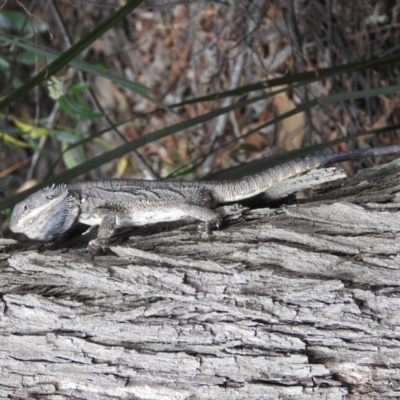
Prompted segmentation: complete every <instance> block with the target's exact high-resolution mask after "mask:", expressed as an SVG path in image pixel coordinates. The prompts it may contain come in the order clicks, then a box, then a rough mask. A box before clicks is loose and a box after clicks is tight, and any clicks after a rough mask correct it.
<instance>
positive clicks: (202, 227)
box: [198, 216, 222, 240]
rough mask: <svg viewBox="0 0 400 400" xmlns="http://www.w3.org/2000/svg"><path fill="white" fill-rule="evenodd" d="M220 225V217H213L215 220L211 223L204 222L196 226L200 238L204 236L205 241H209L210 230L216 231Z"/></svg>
mask: <svg viewBox="0 0 400 400" xmlns="http://www.w3.org/2000/svg"><path fill="white" fill-rule="evenodd" d="M221 224H222V218H221V217H219V216H218V217H215V219H213V220H211V221H205V222H203V223H202V224H199V226H198V231H199V235H200V238H201V237H202V236H203V235H205V237H206V239H208V240H210V238H211V228H213V227H215V228H217V229H219V228H220V226H221Z"/></svg>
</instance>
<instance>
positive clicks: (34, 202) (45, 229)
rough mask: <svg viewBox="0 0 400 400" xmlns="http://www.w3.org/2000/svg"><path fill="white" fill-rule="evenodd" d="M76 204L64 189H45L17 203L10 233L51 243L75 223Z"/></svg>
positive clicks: (64, 186)
mask: <svg viewBox="0 0 400 400" xmlns="http://www.w3.org/2000/svg"><path fill="white" fill-rule="evenodd" d="M78 214H79V201H78V200H77V199H76V198H75V197H73V196H72V195H71V194H70V193H69V191H68V189H67V186H66V185H58V186H55V185H53V186H50V187H46V188H44V189H42V190H39V191H38V192H36V193H34V194H32V195H31V196H29V197H27V198H26V199H25V200H23V201H21V202H20V203H18V204H17V205H16V206H15V207H14V210H13V212H12V216H11V221H10V229H11V230H12V231H13V232H15V233H17V232H18V233H24V234H25V235H26V236H28V237H29V238H31V239H37V240H46V241H54V240H55V239H57V238H58V237H60V236H61V235H62V234H63V233H65V232H66V231H67V230H68V229H69V228H70V227H71V226H72V225H73V223H74V222H75V221H76V219H77V217H78Z"/></svg>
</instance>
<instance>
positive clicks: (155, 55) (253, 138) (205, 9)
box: [0, 0, 400, 221]
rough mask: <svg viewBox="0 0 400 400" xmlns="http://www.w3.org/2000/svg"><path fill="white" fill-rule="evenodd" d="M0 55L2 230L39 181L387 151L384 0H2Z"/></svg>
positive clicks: (389, 34) (396, 30) (390, 12)
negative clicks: (324, 153)
mask: <svg viewBox="0 0 400 400" xmlns="http://www.w3.org/2000/svg"><path fill="white" fill-rule="evenodd" d="M0 43H1V47H0V82H1V84H0V91H1V95H0V97H1V98H0V113H1V117H0V128H1V130H0V132H1V142H0V185H1V186H0V189H1V192H0V210H1V211H2V212H3V220H4V221H6V220H7V217H8V216H9V210H10V207H11V206H12V205H13V204H15V202H16V201H18V200H19V199H21V198H22V196H23V194H21V192H22V191H23V190H25V189H29V188H30V190H31V191H32V190H36V189H37V188H39V187H40V185H44V184H48V183H50V182H61V181H65V182H68V181H73V180H74V181H76V180H83V179H84V180H91V179H110V178H143V179H155V178H170V179H178V178H179V179H200V178H204V177H212V178H221V177H224V178H225V177H228V178H233V177H238V176H241V175H243V174H245V173H251V172H255V171H256V170H259V169H261V168H266V167H268V166H270V165H272V164H273V163H275V164H276V163H278V162H281V161H282V160H287V159H290V158H294V157H297V156H304V155H309V154H311V153H313V152H315V151H322V150H325V149H329V150H327V151H341V150H348V149H353V148H365V147H377V146H385V145H390V144H395V143H398V137H399V133H400V125H399V118H400V106H399V95H398V93H399V91H400V86H399V82H400V79H399V78H400V77H399V71H400V51H399V50H400V1H398V0H397V1H396V0H394V1H390V0H387V1H383V0H382V1H368V0H367V1H361V0H355V1H344V0H326V1H321V0H292V1H290V0H286V1H282V0H270V1H267V0H254V1H240V0H229V1H201V0H195V1H190V0H186V1H173V0H172V1H162V0H159V1H122V0H121V1H117V0H99V1H95V0H29V1H28V0H15V1H8V2H5V3H4V4H3V6H2V8H1V9H0ZM275 154H284V156H274V157H275V158H274V157H272V158H271V157H269V156H272V155H275ZM385 160H387V159H378V160H370V159H369V160H362V161H360V162H358V163H351V164H350V163H349V164H345V165H344V167H345V168H346V170H347V172H348V173H349V174H350V175H351V174H353V173H354V172H355V170H356V169H357V168H359V167H360V166H368V165H372V164H374V163H379V162H383V161H385ZM244 163H247V168H243V167H240V168H236V167H237V166H239V165H242V164H244ZM221 170H227V173H225V174H220V175H218V174H216V172H217V171H221Z"/></svg>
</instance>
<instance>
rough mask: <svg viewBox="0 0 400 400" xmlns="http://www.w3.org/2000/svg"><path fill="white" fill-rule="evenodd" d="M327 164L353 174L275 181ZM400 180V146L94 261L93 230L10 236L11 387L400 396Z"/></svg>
mask: <svg viewBox="0 0 400 400" xmlns="http://www.w3.org/2000/svg"><path fill="white" fill-rule="evenodd" d="M329 174H330V175H329ZM322 175H323V176H324V177H327V176H331V178H329V177H328V178H326V180H331V179H334V178H336V177H337V176H338V175H337V174H336V173H335V172H333V171H332V170H322V172H321V171H318V172H314V174H311V175H307V176H303V177H300V178H298V179H297V180H291V181H288V182H286V183H285V184H284V185H281V194H280V195H279V188H278V189H275V192H274V193H272V192H270V193H268V194H267V195H268V197H269V198H275V199H276V198H278V197H280V196H282V193H285V194H288V193H289V192H291V191H293V188H294V187H295V186H294V185H295V184H296V185H297V186H296V188H297V189H298V188H300V187H301V186H302V185H303V186H307V185H308V186H310V182H311V181H313V182H314V183H315V182H316V179H317V178H316V177H318V179H319V180H318V182H321V181H324V180H325V178H321V176H322ZM339 175H340V174H339ZM299 182H300V183H299ZM276 190H277V191H278V194H277V191H276ZM399 194H400V162H399V161H397V162H393V163H390V164H386V165H384V166H380V167H375V168H372V169H368V170H364V171H362V172H361V173H359V174H358V175H357V176H356V177H355V178H353V179H351V180H346V181H344V183H342V184H337V183H336V184H335V185H332V184H331V187H330V188H328V189H325V190H324V191H319V192H317V193H314V196H313V197H312V198H310V199H308V200H303V201H301V202H300V201H295V202H294V204H291V205H288V204H287V205H283V206H279V207H277V208H273V209H271V208H258V209H251V210H250V209H247V208H244V207H240V206H237V205H234V206H228V207H224V208H223V209H221V212H222V213H224V214H225V215H226V220H228V221H229V223H228V226H226V227H225V228H224V229H222V230H220V231H218V232H215V234H214V235H213V238H212V240H211V241H207V240H201V239H199V238H198V236H197V233H196V227H195V225H194V224H177V225H174V226H173V227H169V228H168V227H166V226H155V227H150V228H146V229H141V230H137V231H135V232H134V233H132V232H131V233H130V236H131V237H130V239H129V241H123V242H121V243H118V244H116V245H115V246H114V247H113V248H112V250H113V251H114V253H115V255H107V256H103V257H97V258H95V259H94V261H91V260H90V257H88V256H87V255H86V254H85V250H84V247H83V246H84V245H82V244H81V245H79V243H74V244H73V246H72V247H71V248H70V249H69V250H68V251H67V250H66V246H67V244H68V242H66V243H64V244H60V245H58V247H57V248H54V249H53V250H45V251H42V252H38V251H37V249H35V248H34V249H29V250H26V251H22V250H18V251H10V250H7V249H6V250H4V252H3V254H1V255H0V258H1V260H0V262H1V264H0V274H1V275H0V276H1V279H0V292H1V294H2V297H1V298H2V301H1V303H0V398H6V397H7V396H10V397H13V396H14V398H17V396H19V397H21V398H35V399H38V398H39V399H61V398H62V399H70V398H74V399H75V398H79V399H110V398H115V399H189V398H190V399H230V400H232V399H277V398H293V399H294V398H295V399H314V398H318V399H342V398H343V396H345V395H347V396H346V398H347V399H361V398H363V399H366V398H367V399H368V398H377V397H379V398H391V397H393V398H395V397H398V396H399V395H400V388H399V385H400V374H399V372H400V371H399V365H400V341H399V339H400V289H399V282H400V259H399V257H398V253H399V252H400V241H399V235H400V227H399V214H398V212H397V210H398V207H399V202H400V200H399ZM89 239H90V238H89ZM79 240H82V239H79ZM85 240H86V241H87V240H88V239H85ZM78 242H79V241H78ZM69 244H70V245H71V243H69Z"/></svg>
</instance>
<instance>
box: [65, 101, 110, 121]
mask: <svg viewBox="0 0 400 400" xmlns="http://www.w3.org/2000/svg"><path fill="white" fill-rule="evenodd" d="M58 104H59V105H60V109H61V110H62V111H64V112H65V113H68V114H69V115H71V116H72V117H73V118H88V119H96V118H100V117H102V115H103V114H101V113H99V112H97V111H94V110H92V109H91V107H90V106H89V105H88V104H87V103H86V102H85V100H84V99H83V98H82V97H81V96H77V98H76V99H75V100H71V99H69V98H68V97H66V96H61V97H60V98H59V99H58Z"/></svg>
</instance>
